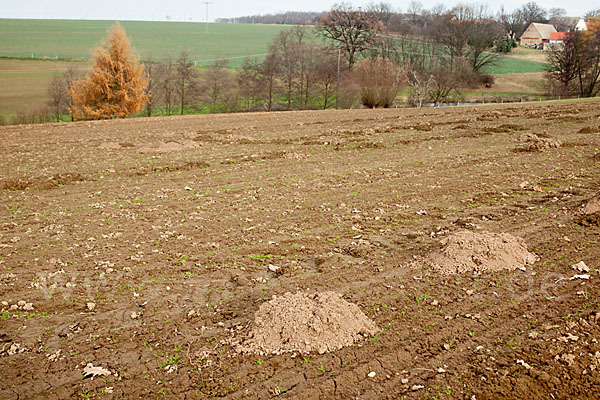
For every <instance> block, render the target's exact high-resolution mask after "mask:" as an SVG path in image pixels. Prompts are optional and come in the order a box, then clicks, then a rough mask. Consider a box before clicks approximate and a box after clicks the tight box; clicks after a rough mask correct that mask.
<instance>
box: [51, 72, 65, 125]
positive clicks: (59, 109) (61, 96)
mask: <svg viewBox="0 0 600 400" xmlns="http://www.w3.org/2000/svg"><path fill="white" fill-rule="evenodd" d="M47 94H48V107H49V108H50V111H52V114H53V115H54V118H55V119H56V122H60V116H61V115H62V114H63V113H64V112H65V110H66V108H67V106H68V105H69V94H68V92H67V85H66V81H65V79H64V78H63V76H61V75H60V74H55V75H53V76H52V78H51V79H50V85H49V86H48V90H47Z"/></svg>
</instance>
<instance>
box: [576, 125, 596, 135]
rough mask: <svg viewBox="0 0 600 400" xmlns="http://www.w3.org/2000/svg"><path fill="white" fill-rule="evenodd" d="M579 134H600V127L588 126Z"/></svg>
mask: <svg viewBox="0 0 600 400" xmlns="http://www.w3.org/2000/svg"><path fill="white" fill-rule="evenodd" d="M578 133H600V126H586V127H583V128H581V129H580V130H579V132H578Z"/></svg>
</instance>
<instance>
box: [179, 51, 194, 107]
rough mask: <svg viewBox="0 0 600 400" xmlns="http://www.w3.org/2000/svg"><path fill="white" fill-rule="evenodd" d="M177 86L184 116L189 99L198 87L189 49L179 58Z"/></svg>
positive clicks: (182, 52)
mask: <svg viewBox="0 0 600 400" xmlns="http://www.w3.org/2000/svg"><path fill="white" fill-rule="evenodd" d="M175 86H176V88H177V95H178V97H179V107H180V113H181V115H183V113H184V110H185V106H186V105H187V101H188V100H189V99H188V97H190V94H191V93H193V90H194V88H195V86H196V74H195V71H194V63H193V62H192V60H190V53H189V51H188V50H187V49H183V50H182V51H181V53H180V54H179V57H178V58H177V70H176V78H175Z"/></svg>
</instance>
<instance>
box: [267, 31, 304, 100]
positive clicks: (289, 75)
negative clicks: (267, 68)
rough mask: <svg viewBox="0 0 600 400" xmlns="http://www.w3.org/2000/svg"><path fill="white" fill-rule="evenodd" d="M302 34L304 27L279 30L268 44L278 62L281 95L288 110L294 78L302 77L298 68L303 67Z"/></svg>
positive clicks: (292, 92) (291, 98)
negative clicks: (281, 86) (282, 88)
mask: <svg viewBox="0 0 600 400" xmlns="http://www.w3.org/2000/svg"><path fill="white" fill-rule="evenodd" d="M304 36H305V29H304V28H301V27H295V28H293V29H290V30H286V31H281V32H279V34H278V35H277V36H276V37H275V38H274V39H273V42H272V43H271V45H270V46H269V52H270V53H271V54H272V55H273V57H274V58H275V60H277V62H278V63H279V68H278V73H279V75H280V79H281V81H282V82H283V87H284V93H283V95H284V98H285V100H286V102H287V109H288V110H291V108H292V101H293V97H294V96H293V94H294V87H295V84H296V80H297V79H300V78H303V76H302V73H301V71H300V70H301V68H302V67H303V65H302V64H303V63H302V61H303V60H302V52H303V50H304V48H303V46H304ZM300 86H301V88H300V90H301V91H302V86H303V83H301V84H300Z"/></svg>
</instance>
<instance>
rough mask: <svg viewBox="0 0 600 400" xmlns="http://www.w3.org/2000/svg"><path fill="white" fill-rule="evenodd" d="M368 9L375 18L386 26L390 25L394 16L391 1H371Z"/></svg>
mask: <svg viewBox="0 0 600 400" xmlns="http://www.w3.org/2000/svg"><path fill="white" fill-rule="evenodd" d="M367 10H368V11H369V12H371V13H372V14H373V16H374V18H375V20H377V21H381V23H382V24H383V26H384V27H386V26H388V23H389V21H390V17H391V16H392V5H391V4H390V3H386V2H384V1H380V2H379V3H371V4H369V5H368V6H367Z"/></svg>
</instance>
